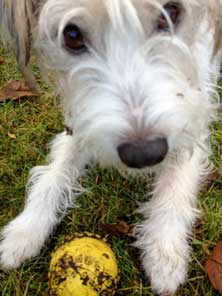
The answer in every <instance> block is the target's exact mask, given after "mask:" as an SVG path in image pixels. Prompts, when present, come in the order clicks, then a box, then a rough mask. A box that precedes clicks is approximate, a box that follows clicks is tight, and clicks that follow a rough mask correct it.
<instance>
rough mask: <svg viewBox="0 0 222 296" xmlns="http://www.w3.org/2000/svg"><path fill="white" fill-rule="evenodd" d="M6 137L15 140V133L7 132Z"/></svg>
mask: <svg viewBox="0 0 222 296" xmlns="http://www.w3.org/2000/svg"><path fill="white" fill-rule="evenodd" d="M8 137H9V139H12V140H15V139H16V135H15V134H11V133H9V132H8Z"/></svg>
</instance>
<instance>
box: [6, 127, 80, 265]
mask: <svg viewBox="0 0 222 296" xmlns="http://www.w3.org/2000/svg"><path fill="white" fill-rule="evenodd" d="M85 164H86V156H85V155H83V153H80V151H79V150H78V147H77V145H76V144H75V142H74V139H73V137H72V136H71V135H66V134H65V133H62V134H60V135H58V136H57V137H56V139H55V140H54V142H53V144H52V148H51V153H50V164H49V165H47V166H38V167H35V168H33V169H32V171H31V177H30V182H29V184H30V185H29V188H28V197H27V201H26V204H25V208H24V210H23V212H22V213H21V214H20V215H19V216H18V217H17V218H15V219H14V220H13V221H11V222H10V223H9V224H8V225H7V226H6V227H5V228H4V229H3V231H2V241H1V243H0V264H1V266H2V267H3V268H6V269H8V268H16V267H18V266H19V265H20V264H21V263H22V262H24V261H25V260H26V259H29V258H31V257H33V256H36V255H37V254H38V253H39V252H40V250H41V248H42V246H43V244H44V242H45V240H46V239H47V238H48V236H49V234H50V233H51V231H52V229H53V227H54V226H55V225H56V224H57V223H58V222H59V220H60V219H61V217H62V216H63V214H64V213H65V212H66V210H67V209H68V208H69V207H71V206H72V205H73V197H74V196H75V192H77V193H78V192H79V191H80V190H81V188H80V186H79V184H78V182H77V178H78V177H79V174H80V173H81V171H82V170H83V168H84V166H85ZM73 195H74V196H73Z"/></svg>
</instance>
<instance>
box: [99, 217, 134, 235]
mask: <svg viewBox="0 0 222 296" xmlns="http://www.w3.org/2000/svg"><path fill="white" fill-rule="evenodd" d="M100 226H101V228H102V229H103V230H104V231H105V232H107V233H108V234H111V235H114V236H133V227H132V226H129V225H128V224H127V223H126V222H124V221H122V220H118V221H117V223H116V224H100Z"/></svg>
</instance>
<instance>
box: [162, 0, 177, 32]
mask: <svg viewBox="0 0 222 296" xmlns="http://www.w3.org/2000/svg"><path fill="white" fill-rule="evenodd" d="M164 10H165V12H166V14H167V15H168V16H169V18H170V20H171V22H172V24H173V25H174V26H177V25H178V23H179V21H180V14H181V7H180V5H179V4H178V3H175V2H169V3H167V4H166V5H165V6H164ZM157 29H158V30H159V31H169V29H170V26H169V22H168V20H167V19H166V17H165V15H164V14H161V15H160V17H159V19H158V24H157Z"/></svg>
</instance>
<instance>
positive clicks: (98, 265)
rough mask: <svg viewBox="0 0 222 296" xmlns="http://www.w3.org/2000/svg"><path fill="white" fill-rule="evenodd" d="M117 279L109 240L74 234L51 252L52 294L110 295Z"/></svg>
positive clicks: (116, 267)
mask: <svg viewBox="0 0 222 296" xmlns="http://www.w3.org/2000/svg"><path fill="white" fill-rule="evenodd" d="M117 283H118V266H117V262H116V258H115V256H114V254H113V251H112V250H111V249H110V247H109V246H108V245H107V244H106V242H105V241H103V240H101V239H100V238H99V237H97V236H91V237H90V236H83V237H77V238H74V239H72V240H71V241H69V242H66V243H65V244H63V245H62V246H60V247H59V248H58V249H57V250H56V251H55V253H54V254H53V255H52V260H51V263H50V270H49V295H51V296H98V295H103V296H105V295H107V296H111V295H114V294H115V290H116V286H117Z"/></svg>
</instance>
